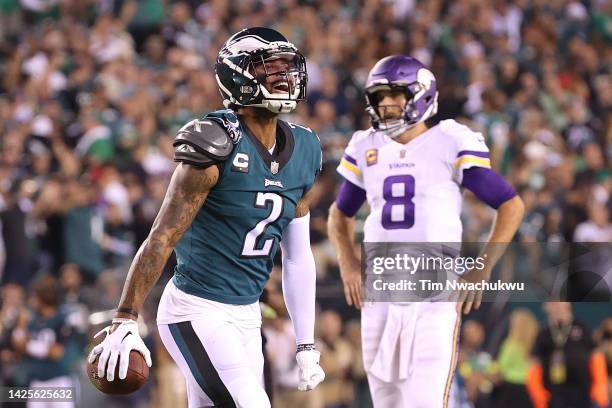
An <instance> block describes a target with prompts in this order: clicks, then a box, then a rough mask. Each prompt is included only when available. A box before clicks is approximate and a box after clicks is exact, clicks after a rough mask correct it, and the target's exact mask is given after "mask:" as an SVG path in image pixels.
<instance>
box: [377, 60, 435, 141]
mask: <svg viewBox="0 0 612 408" xmlns="http://www.w3.org/2000/svg"><path fill="white" fill-rule="evenodd" d="M383 90H384V91H389V90H401V91H403V92H405V93H406V101H407V102H406V107H405V108H404V112H403V114H402V116H401V117H400V118H394V119H387V120H383V119H381V117H380V115H379V113H378V109H377V108H378V104H379V102H380V98H379V97H377V92H378V91H383ZM365 98H366V103H367V108H366V111H367V112H368V113H369V114H370V116H371V118H372V126H373V127H374V129H378V130H381V131H383V132H385V134H387V135H388V136H389V137H397V136H399V135H401V134H402V133H404V132H405V131H406V130H407V129H409V128H411V127H412V126H414V125H416V124H417V123H420V122H423V121H425V120H426V119H428V118H430V117H432V116H433V115H435V114H436V112H437V111H438V92H437V91H436V78H435V77H434V75H433V73H432V72H431V71H430V70H429V69H427V67H425V65H423V64H422V63H421V62H419V61H418V60H417V59H415V58H412V57H409V56H407V55H391V56H389V57H385V58H383V59H381V60H380V61H378V62H377V63H376V65H374V68H372V70H371V71H370V73H369V74H368V80H367V82H366V86H365Z"/></svg>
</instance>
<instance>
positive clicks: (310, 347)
mask: <svg viewBox="0 0 612 408" xmlns="http://www.w3.org/2000/svg"><path fill="white" fill-rule="evenodd" d="M310 350H315V345H314V344H298V346H297V349H296V352H295V353H296V354H297V353H299V352H300V351H310Z"/></svg>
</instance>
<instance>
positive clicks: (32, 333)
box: [24, 311, 73, 381]
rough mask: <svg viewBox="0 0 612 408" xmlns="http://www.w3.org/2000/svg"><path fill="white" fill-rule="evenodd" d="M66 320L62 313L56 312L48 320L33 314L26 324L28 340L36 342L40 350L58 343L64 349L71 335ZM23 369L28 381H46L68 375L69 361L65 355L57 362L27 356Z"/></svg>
mask: <svg viewBox="0 0 612 408" xmlns="http://www.w3.org/2000/svg"><path fill="white" fill-rule="evenodd" d="M66 319H67V315H66V314H65V313H64V312H63V311H58V312H57V313H56V314H55V315H53V316H52V317H50V318H43V317H42V316H40V315H38V314H34V316H33V317H32V320H30V322H29V323H28V336H29V338H30V340H31V341H36V343H37V344H38V346H39V347H41V348H48V347H51V345H53V344H54V343H59V344H61V345H63V346H64V347H65V346H66V344H67V343H68V341H69V340H70V337H71V336H72V334H73V333H72V328H71V327H70V325H68V323H67V321H66ZM24 367H25V369H26V370H27V373H28V378H29V380H39V381H47V380H50V379H52V378H56V377H62V376H67V375H70V360H69V356H68V355H66V353H64V355H62V357H60V358H59V359H57V360H54V359H52V358H47V357H40V358H39V357H32V356H28V357H26V358H25V359H24Z"/></svg>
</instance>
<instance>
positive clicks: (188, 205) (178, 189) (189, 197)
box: [119, 163, 219, 310]
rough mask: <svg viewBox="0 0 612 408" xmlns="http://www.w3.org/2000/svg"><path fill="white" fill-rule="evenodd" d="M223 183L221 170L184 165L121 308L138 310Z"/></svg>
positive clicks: (174, 177) (127, 286)
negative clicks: (210, 196) (209, 197)
mask: <svg viewBox="0 0 612 408" xmlns="http://www.w3.org/2000/svg"><path fill="white" fill-rule="evenodd" d="M218 179H219V170H218V168H217V166H210V167H207V168H206V169H199V168H197V167H193V166H190V165H188V164H184V163H181V164H179V166H178V167H177V168H176V170H175V171H174V174H173V175H172V179H171V180H170V185H169V186H168V190H167V191H166V197H165V198H164V202H163V203H162V206H161V209H160V210H159V213H158V214H157V217H156V218H155V222H154V223H153V227H152V228H151V232H150V233H149V236H148V237H147V239H146V240H145V241H144V242H143V244H142V245H141V247H140V249H139V250H138V252H137V253H136V256H135V257H134V260H133V261H132V265H131V267H130V271H129V272H128V276H127V280H126V282H125V285H124V286H123V293H122V294H121V301H120V302H119V307H128V308H131V309H135V310H138V309H139V308H140V307H141V306H142V304H143V303H144V300H145V298H146V296H147V294H148V293H149V291H150V290H151V288H152V287H153V285H155V283H156V282H157V280H158V279H159V276H160V275H161V272H162V270H163V268H164V265H165V264H166V261H167V260H168V257H169V256H170V253H171V252H172V250H173V248H174V246H175V245H176V243H177V242H178V241H179V239H180V238H181V236H182V235H183V233H184V232H185V231H186V230H187V228H189V226H190V225H191V222H192V221H193V219H194V217H195V215H196V213H197V212H198V211H199V209H200V207H201V206H202V204H203V203H204V200H205V199H206V196H207V195H208V192H209V191H210V189H211V188H212V187H214V186H215V184H216V183H217V181H218Z"/></svg>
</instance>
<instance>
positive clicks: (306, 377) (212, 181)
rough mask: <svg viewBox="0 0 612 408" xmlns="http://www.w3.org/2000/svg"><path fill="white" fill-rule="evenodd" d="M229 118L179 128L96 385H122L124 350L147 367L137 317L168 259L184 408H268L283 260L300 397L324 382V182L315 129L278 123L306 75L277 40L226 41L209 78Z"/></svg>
mask: <svg viewBox="0 0 612 408" xmlns="http://www.w3.org/2000/svg"><path fill="white" fill-rule="evenodd" d="M215 71H216V77H217V83H218V85H219V89H220V91H221V94H222V96H223V98H224V105H225V107H226V108H227V109H226V110H220V111H215V112H211V113H209V114H207V115H205V116H204V117H203V118H199V119H194V120H192V121H191V122H189V123H187V124H186V125H185V126H183V127H182V128H181V129H180V130H179V132H178V135H177V137H176V140H175V142H174V147H175V160H176V161H177V162H179V165H178V166H177V168H176V170H175V172H174V174H173V176H172V179H171V181H170V185H169V187H168V191H167V193H166V197H165V199H164V202H163V204H162V207H161V209H160V212H159V214H158V216H157V218H156V220H155V222H154V225H153V227H152V229H151V233H150V235H149V237H148V238H147V239H146V240H145V242H144V243H143V245H142V246H141V248H140V250H139V251H138V253H137V254H136V257H135V259H134V261H133V263H132V265H131V267H130V271H129V274H128V277H127V280H126V283H125V286H124V289H123V294H122V296H121V301H120V303H119V307H118V309H117V314H116V318H115V319H113V322H112V325H111V326H109V327H107V328H105V329H104V330H103V332H105V333H106V337H105V339H104V340H103V341H102V343H100V345H99V346H97V347H95V348H94V349H93V350H92V352H91V354H90V356H89V359H90V361H92V362H93V361H94V359H95V358H96V356H97V355H100V358H99V363H98V374H99V375H100V376H104V375H105V376H106V378H107V379H108V380H109V381H113V380H115V379H114V371H115V367H116V366H117V364H118V365H119V379H116V381H120V380H121V379H123V378H125V376H126V372H127V366H128V356H129V352H130V350H138V351H139V352H141V353H142V354H143V356H144V357H145V359H146V361H147V364H149V365H151V357H150V353H149V351H148V350H147V348H146V347H145V345H144V344H143V342H142V340H141V338H140V336H139V334H138V330H137V326H136V321H135V319H136V317H137V314H138V310H139V309H140V308H141V307H142V304H143V302H144V300H145V297H146V296H147V294H148V293H149V291H150V289H151V288H152V287H153V285H154V284H155V283H156V282H157V280H158V278H159V276H160V274H161V272H162V268H163V266H164V264H165V262H166V260H167V259H168V256H169V255H170V253H171V252H172V250H173V249H174V250H175V252H176V257H177V266H176V269H175V274H174V277H173V279H172V280H171V281H170V282H169V283H168V285H167V286H166V289H165V291H164V294H163V296H162V299H161V301H160V305H159V309H158V315H157V323H158V328H159V333H160V337H161V339H162V341H163V342H164V345H165V346H166V348H167V349H168V351H169V353H170V354H171V355H172V357H173V358H174V360H175V362H176V363H177V365H178V366H179V367H180V369H181V370H182V372H183V374H184V376H185V378H186V381H187V385H188V387H187V388H188V401H189V407H202V406H205V407H207V406H215V407H249V408H259V407H269V406H270V401H269V398H268V396H267V395H266V393H265V391H264V386H263V354H262V345H261V313H260V309H259V301H258V300H259V297H260V295H261V292H262V290H263V286H264V284H265V282H266V281H267V280H268V278H269V275H270V271H271V268H272V260H273V258H274V255H275V253H276V251H277V249H278V247H279V246H280V247H282V263H283V291H284V296H285V302H286V304H287V309H288V311H289V314H290V317H291V319H292V322H293V326H294V328H295V334H296V343H297V351H296V359H297V363H298V367H299V376H300V380H299V386H298V388H299V389H300V390H309V389H312V388H314V387H316V386H317V384H319V383H320V382H321V381H322V380H323V378H324V376H325V375H324V373H323V370H322V369H321V367H320V366H319V352H318V351H316V350H315V348H314V322H315V265H314V258H313V256H312V251H311V249H310V237H309V195H308V191H309V190H310V187H311V186H312V184H313V183H314V180H315V177H316V175H317V173H318V172H319V171H320V169H321V147H320V143H319V140H318V137H317V136H316V134H315V133H314V132H312V131H311V130H310V129H308V128H306V127H302V126H298V125H294V124H292V123H288V122H284V121H282V120H280V119H278V114H279V113H287V112H291V111H292V110H294V109H295V107H296V105H297V103H298V102H299V101H301V100H304V98H305V95H306V82H307V73H306V64H305V60H304V57H303V56H302V54H301V53H300V52H299V51H298V50H297V48H296V47H295V46H294V45H293V44H291V43H290V42H288V41H287V39H286V38H285V37H284V36H283V35H281V34H280V33H278V32H277V31H275V30H272V29H269V28H261V27H255V28H249V29H246V30H243V31H240V32H239V33H237V34H235V35H233V36H232V37H230V39H229V40H228V41H227V42H226V43H225V44H224V46H223V48H222V49H221V51H220V52H219V55H218V59H217V64H216V66H215Z"/></svg>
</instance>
